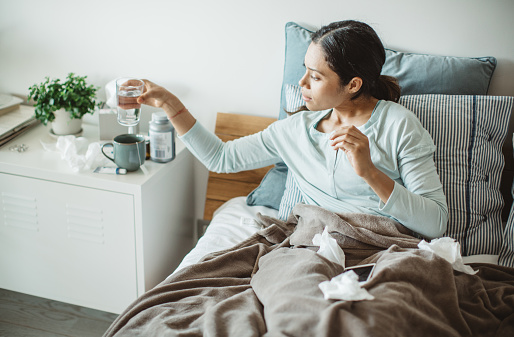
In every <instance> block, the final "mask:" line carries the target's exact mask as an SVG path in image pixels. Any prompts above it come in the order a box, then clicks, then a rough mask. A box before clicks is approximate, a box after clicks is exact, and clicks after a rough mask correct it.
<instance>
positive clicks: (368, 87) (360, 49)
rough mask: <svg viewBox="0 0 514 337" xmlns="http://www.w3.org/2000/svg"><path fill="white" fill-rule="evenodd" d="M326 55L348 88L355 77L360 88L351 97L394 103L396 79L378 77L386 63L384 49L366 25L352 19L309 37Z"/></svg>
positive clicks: (329, 63) (383, 76)
mask: <svg viewBox="0 0 514 337" xmlns="http://www.w3.org/2000/svg"><path fill="white" fill-rule="evenodd" d="M312 42H314V43H316V44H318V45H319V46H320V47H321V49H322V50H323V52H324V54H325V60H326V61H327V63H328V65H329V67H330V69H332V70H333V71H334V72H335V73H336V74H337V75H339V78H340V79H341V85H347V84H348V83H349V82H350V80H351V79H352V78H354V77H360V78H361V79H362V87H361V88H360V90H359V91H358V92H357V93H356V94H355V95H354V96H353V97H352V99H355V98H357V97H359V96H361V95H362V94H369V95H371V96H373V97H375V98H378V99H384V100H388V101H394V102H397V101H398V99H399V98H400V86H399V85H398V81H397V80H396V78H394V77H391V76H385V75H380V73H381V71H382V66H383V65H384V62H385V49H384V45H383V44H382V42H381V41H380V38H379V37H378V35H377V33H375V31H374V30H373V28H371V27H370V26H369V25H367V24H365V23H363V22H359V21H353V20H346V21H339V22H333V23H331V24H329V25H327V26H324V27H322V28H320V29H319V30H318V31H316V32H315V33H314V34H313V35H312Z"/></svg>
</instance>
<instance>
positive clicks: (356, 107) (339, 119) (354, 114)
mask: <svg viewBox="0 0 514 337" xmlns="http://www.w3.org/2000/svg"><path fill="white" fill-rule="evenodd" d="M377 103H378V99H376V98H374V97H370V98H368V99H364V98H357V99H355V100H353V101H350V102H347V103H346V104H344V105H341V106H338V107H335V108H334V109H333V110H332V112H331V113H330V114H328V115H327V116H326V117H325V118H324V119H323V120H321V121H320V122H319V123H318V127H317V129H318V131H321V132H325V133H330V132H332V131H333V130H334V129H336V128H340V127H342V126H350V125H354V126H357V127H358V126H361V125H364V124H366V122H367V121H368V120H369V119H370V118H371V114H372V113H373V110H374V109H375V106H376V105H377Z"/></svg>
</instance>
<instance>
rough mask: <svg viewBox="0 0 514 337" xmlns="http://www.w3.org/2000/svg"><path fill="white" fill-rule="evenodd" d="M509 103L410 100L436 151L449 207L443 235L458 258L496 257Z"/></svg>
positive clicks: (438, 98) (504, 99) (470, 98)
mask: <svg viewBox="0 0 514 337" xmlns="http://www.w3.org/2000/svg"><path fill="white" fill-rule="evenodd" d="M513 102H514V97H499V96H467V95H466V96H464V95H412V96H403V97H401V98H400V102H399V103H400V104H402V105H404V106H405V107H407V108H408V109H409V110H411V111H413V112H414V113H415V114H416V115H417V116H418V118H419V119H420V121H421V124H423V126H424V127H425V128H426V129H427V131H428V132H429V133H430V135H431V136H432V138H433V139H434V143H435V145H436V147H437V149H436V152H435V154H434V161H435V164H436V167H437V171H438V173H439V176H440V178H441V183H442V185H443V189H444V192H445V195H446V200H447V203H448V212H449V214H448V216H449V219H448V230H447V232H446V233H445V235H446V236H450V237H452V238H454V239H456V240H457V241H459V242H460V244H461V249H462V254H463V255H465V256H466V255H474V254H498V253H499V250H500V246H501V241H502V221H501V211H502V208H503V205H504V202H503V198H502V195H501V193H500V180H501V174H502V170H503V167H504V165H505V160H504V157H503V154H502V146H503V143H504V141H505V137H506V135H507V126H508V122H509V117H510V114H511V111H512V106H513Z"/></svg>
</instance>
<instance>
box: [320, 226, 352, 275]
mask: <svg viewBox="0 0 514 337" xmlns="http://www.w3.org/2000/svg"><path fill="white" fill-rule="evenodd" d="M312 243H313V244H314V245H315V246H319V250H318V254H319V255H321V256H323V257H324V258H326V259H328V260H330V261H332V262H334V263H338V264H340V265H342V266H343V268H344V267H345V256H344V251H343V250H342V249H341V247H339V245H338V244H337V241H336V239H334V238H333V237H332V236H331V235H330V233H329V232H328V230H327V227H325V229H324V230H323V233H322V234H316V235H314V237H313V238H312Z"/></svg>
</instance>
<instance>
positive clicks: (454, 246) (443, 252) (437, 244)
mask: <svg viewBox="0 0 514 337" xmlns="http://www.w3.org/2000/svg"><path fill="white" fill-rule="evenodd" d="M418 248H419V249H422V250H427V251H429V252H432V253H434V254H436V255H438V256H440V257H442V258H443V259H445V260H446V261H448V262H450V263H451V265H452V267H453V269H454V270H457V271H460V272H462V273H466V274H470V275H475V274H476V273H477V272H478V270H477V271H475V270H473V268H471V267H470V266H466V265H465V264H464V261H463V260H462V256H461V255H460V244H459V243H458V242H457V241H455V240H454V239H452V238H450V237H443V238H439V239H433V240H431V241H430V243H428V242H426V241H425V240H422V241H421V242H420V243H419V244H418Z"/></svg>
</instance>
